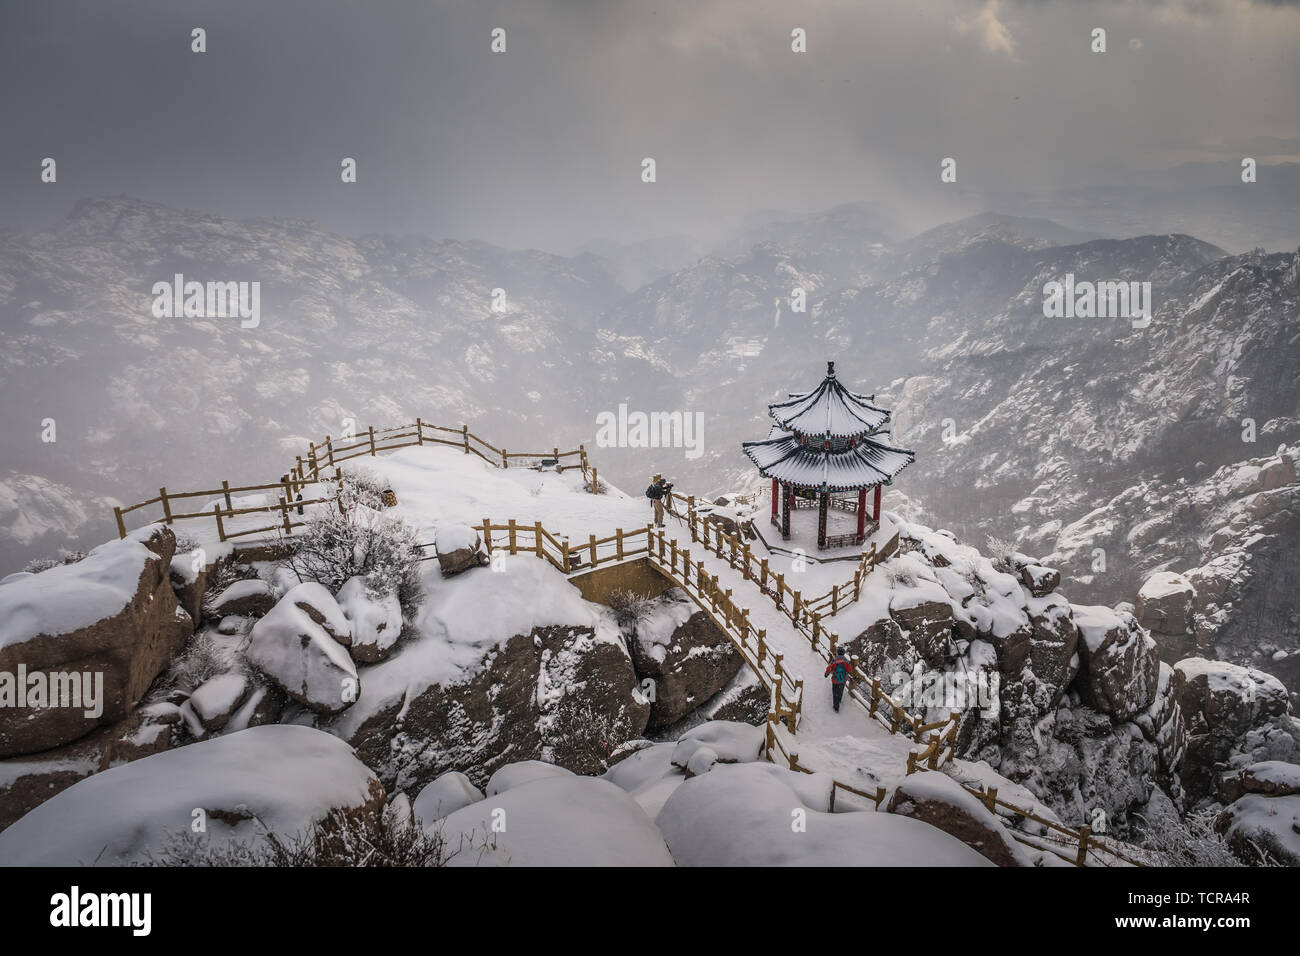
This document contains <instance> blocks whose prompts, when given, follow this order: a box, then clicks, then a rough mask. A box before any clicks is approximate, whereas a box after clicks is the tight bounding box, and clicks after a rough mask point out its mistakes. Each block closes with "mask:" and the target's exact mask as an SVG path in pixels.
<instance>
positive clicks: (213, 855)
mask: <svg viewBox="0 0 1300 956" xmlns="http://www.w3.org/2000/svg"><path fill="white" fill-rule="evenodd" d="M259 822H260V821H259ZM488 846H489V844H488V842H487V840H486V838H479V839H470V840H465V839H463V838H462V839H461V840H460V841H459V845H458V846H456V847H455V848H449V847H448V846H447V841H446V839H445V838H444V836H443V832H442V827H441V825H440V824H436V825H434V826H433V827H430V828H428V829H424V828H421V827H419V826H415V825H410V826H403V827H380V828H378V829H376V828H372V827H368V826H365V825H364V824H361V823H356V822H353V821H351V820H349V819H348V818H344V817H342V816H341V815H339V814H335V815H334V816H333V817H332V818H331V819H330V820H329V821H327V822H326V823H322V824H317V825H316V826H315V827H314V828H312V829H311V830H309V831H307V832H305V833H301V834H298V835H296V836H293V837H288V838H285V837H280V836H277V835H276V834H274V833H271V832H270V831H266V832H264V833H262V834H260V835H258V836H257V837H254V838H252V839H250V840H232V841H226V842H222V843H214V842H213V841H211V840H208V839H206V838H204V837H202V836H200V835H196V834H193V833H189V832H188V831H185V832H180V833H176V834H173V835H171V836H170V837H169V838H168V839H167V840H165V841H164V843H163V845H162V847H161V849H160V850H159V852H158V854H157V855H154V854H150V855H149V857H148V858H147V859H146V860H145V861H144V862H142V863H141V864H139V865H141V866H194V867H242V866H275V867H286V866H297V867H302V866H314V867H315V866H347V867H428V866H434V867H440V866H446V865H447V863H448V861H450V860H451V859H452V858H453V857H455V856H458V855H460V854H462V853H473V852H475V851H476V850H478V851H480V852H481V851H482V850H483V849H486V848H488Z"/></svg>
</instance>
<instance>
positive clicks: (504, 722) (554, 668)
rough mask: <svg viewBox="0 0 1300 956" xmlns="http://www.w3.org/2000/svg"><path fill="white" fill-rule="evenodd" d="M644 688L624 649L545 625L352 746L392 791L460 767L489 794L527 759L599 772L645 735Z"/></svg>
mask: <svg viewBox="0 0 1300 956" xmlns="http://www.w3.org/2000/svg"><path fill="white" fill-rule="evenodd" d="M400 662H401V658H400V657H398V658H394V659H393V660H391V661H389V662H386V663H385V664H381V665H379V666H381V667H384V666H388V667H392V666H397V665H398V664H400ZM636 688H637V677H636V673H635V672H634V671H633V669H632V662H631V661H630V660H629V659H628V655H627V653H626V652H625V651H624V650H623V648H622V646H621V645H619V644H613V643H609V642H607V641H600V640H597V639H596V638H595V635H594V633H593V632H592V630H591V629H590V628H586V627H565V626H550V627H538V628H535V629H534V630H533V631H532V633H530V634H518V635H515V636H514V637H511V638H510V639H509V640H507V641H505V642H504V643H503V644H501V645H500V646H499V647H497V648H496V649H495V650H493V651H492V652H491V653H490V654H489V655H488V657H487V659H486V661H485V664H484V666H483V669H482V670H480V671H478V672H477V673H475V674H474V676H472V677H471V678H470V679H469V680H467V681H464V682H461V683H456V684H447V685H442V684H429V685H427V686H425V687H424V688H423V689H421V690H418V691H416V690H413V691H411V692H410V694H409V696H408V697H407V699H406V701H405V702H397V703H394V704H393V705H391V706H389V707H386V708H384V709H382V710H380V711H378V712H376V713H375V714H373V715H372V716H370V717H368V718H367V719H366V720H365V721H363V722H362V723H361V724H360V725H359V726H357V727H356V729H355V730H354V731H353V732H351V733H350V734H349V735H348V737H347V739H348V742H349V743H350V744H351V745H352V746H353V747H355V748H356V750H357V754H358V756H359V757H360V758H361V759H362V760H363V761H364V762H365V763H366V765H367V766H369V767H370V768H371V769H372V770H374V771H375V773H377V774H378V775H379V777H380V779H381V780H384V781H385V782H386V783H387V784H388V786H389V789H393V788H394V787H396V788H401V789H410V788H412V787H415V788H419V787H423V786H424V785H425V784H427V783H429V782H430V781H432V780H433V779H434V778H435V777H438V776H441V775H442V774H444V773H446V772H448V771H450V770H459V771H461V772H463V773H465V774H467V775H468V776H469V777H470V778H471V779H472V780H473V781H474V783H475V784H476V785H477V786H480V787H482V786H484V785H485V784H486V783H487V780H488V778H489V777H491V775H492V773H493V772H494V771H495V770H496V769H497V768H499V767H501V766H502V765H504V764H507V763H513V762H515V761H520V760H537V759H546V760H548V761H549V762H551V763H555V764H558V765H559V766H562V767H566V768H567V769H569V770H573V771H574V772H576V773H594V772H599V771H600V770H602V769H603V767H604V765H605V761H606V759H607V757H609V755H611V754H612V753H613V752H614V750H615V749H616V748H617V747H618V745H619V744H621V743H623V742H624V741H626V740H629V739H632V738H634V737H639V736H641V734H642V732H643V731H644V730H645V726H646V721H647V719H648V718H649V715H650V705H649V702H648V701H646V700H645V698H643V697H641V696H640V695H639V694H636V695H634V691H636ZM362 703H364V699H363V701H362Z"/></svg>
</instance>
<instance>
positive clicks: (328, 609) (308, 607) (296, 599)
mask: <svg viewBox="0 0 1300 956" xmlns="http://www.w3.org/2000/svg"><path fill="white" fill-rule="evenodd" d="M340 593H342V592H340ZM280 600H282V601H288V602H290V603H292V604H294V605H296V606H297V607H298V608H299V609H300V610H301V611H302V612H303V613H304V614H306V615H307V616H308V617H309V618H311V619H312V621H314V622H315V623H316V624H317V625H318V626H319V627H320V628H321V630H323V631H324V632H325V633H326V634H328V635H329V636H330V637H332V638H334V640H335V641H337V642H338V643H340V644H342V645H343V646H344V647H348V646H350V645H351V644H352V622H351V621H350V620H348V616H347V615H346V614H344V612H343V609H342V608H341V607H339V602H338V601H336V600H335V599H334V595H332V594H330V592H329V589H328V588H326V587H325V586H324V585H323V584H317V583H316V582H315V581H304V582H302V583H301V584H297V585H294V586H293V587H292V588H290V589H289V590H288V591H287V592H286V593H285V595H284V597H283V598H281V599H280Z"/></svg>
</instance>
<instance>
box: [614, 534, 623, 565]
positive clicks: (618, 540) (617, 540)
mask: <svg viewBox="0 0 1300 956" xmlns="http://www.w3.org/2000/svg"><path fill="white" fill-rule="evenodd" d="M614 554H615V555H616V556H617V557H616V560H618V561H622V560H623V529H622V528H616V529H614Z"/></svg>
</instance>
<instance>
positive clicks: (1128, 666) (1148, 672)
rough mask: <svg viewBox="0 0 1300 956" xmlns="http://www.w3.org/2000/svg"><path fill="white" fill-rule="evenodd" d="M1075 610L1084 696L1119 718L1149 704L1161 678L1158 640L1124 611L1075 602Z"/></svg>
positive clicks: (1144, 708) (1131, 714) (1101, 710)
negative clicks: (1152, 637)
mask: <svg viewBox="0 0 1300 956" xmlns="http://www.w3.org/2000/svg"><path fill="white" fill-rule="evenodd" d="M1073 613H1074V621H1075V623H1076V624H1077V625H1078V626H1079V665H1080V667H1079V681H1080V686H1079V690H1080V692H1081V693H1082V694H1083V697H1084V700H1086V701H1087V702H1088V704H1089V705H1090V706H1092V707H1094V708H1096V709H1097V710H1098V711H1100V712H1101V713H1104V714H1109V715H1111V716H1112V717H1114V718H1116V719H1117V720H1125V719H1128V718H1130V717H1133V716H1135V715H1137V714H1138V713H1140V712H1141V711H1143V710H1146V708H1148V707H1150V706H1151V702H1152V701H1153V700H1154V699H1155V695H1156V687H1157V680H1158V678H1159V676H1160V666H1159V665H1160V657H1159V653H1158V652H1157V649H1156V642H1155V641H1153V640H1152V639H1151V637H1150V636H1149V635H1148V634H1147V633H1146V631H1144V630H1143V629H1142V627H1141V626H1140V625H1139V624H1138V622H1137V620H1136V619H1135V618H1134V617H1133V615H1131V614H1128V613H1126V612H1119V611H1114V610H1112V609H1110V608H1108V607H1091V606H1081V605H1074V607H1073Z"/></svg>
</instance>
